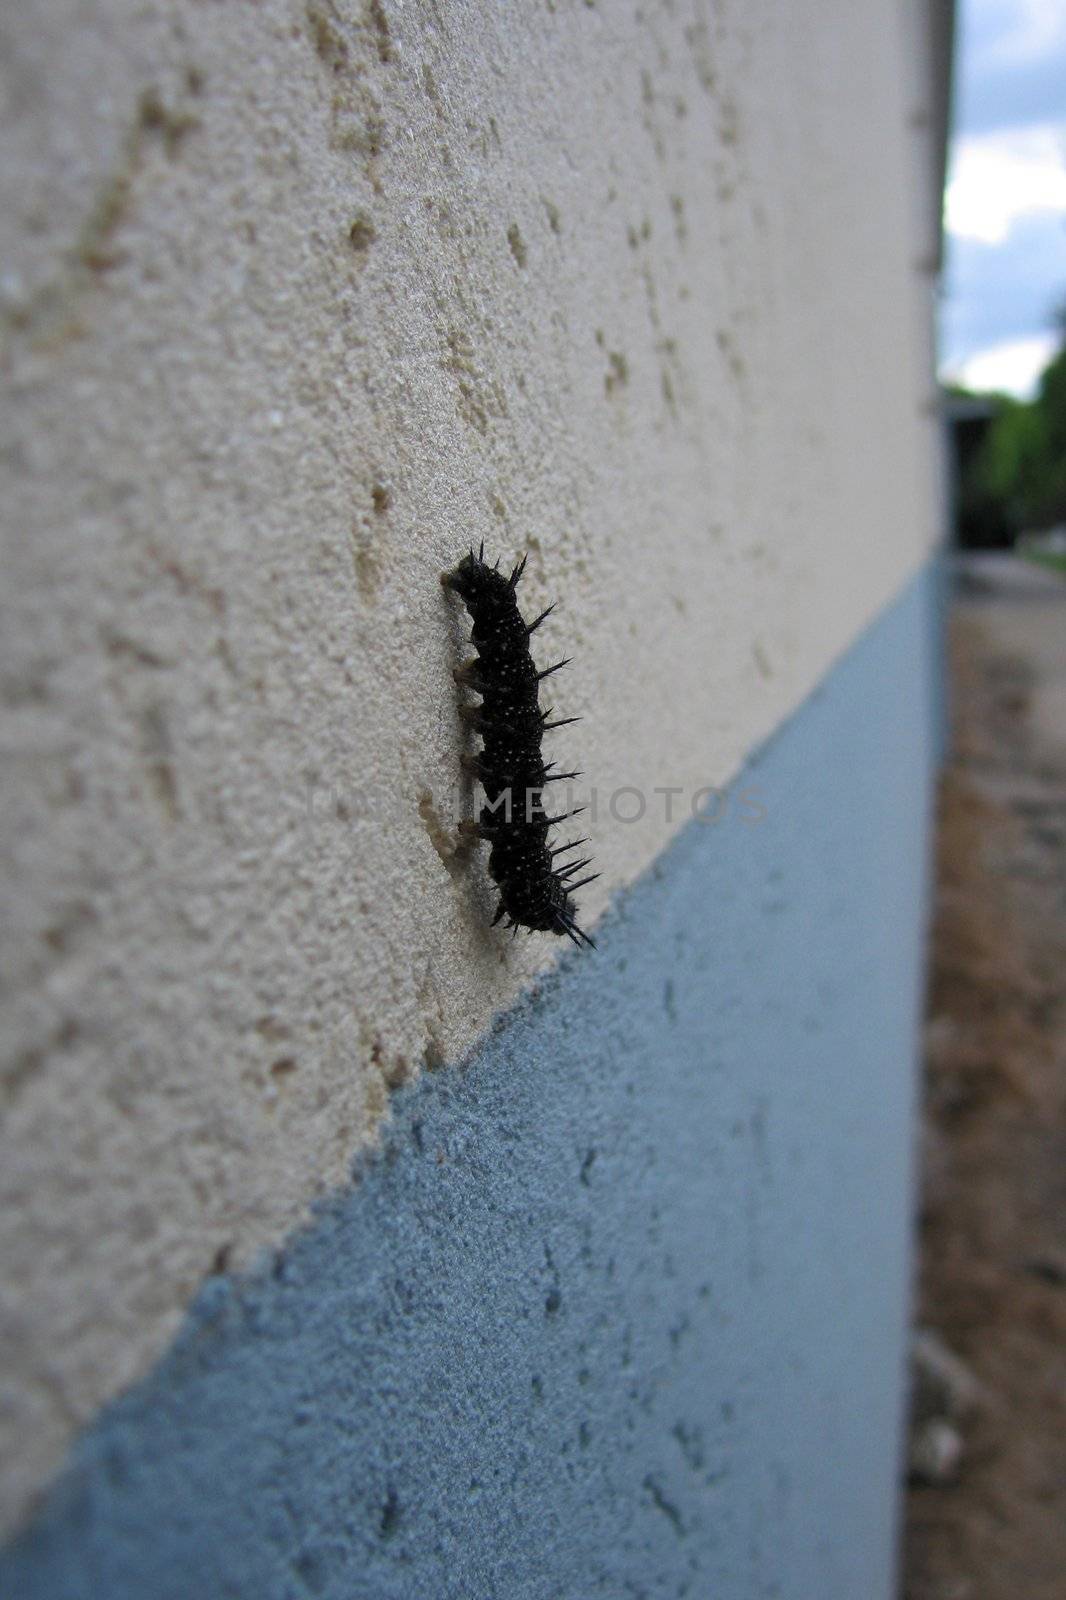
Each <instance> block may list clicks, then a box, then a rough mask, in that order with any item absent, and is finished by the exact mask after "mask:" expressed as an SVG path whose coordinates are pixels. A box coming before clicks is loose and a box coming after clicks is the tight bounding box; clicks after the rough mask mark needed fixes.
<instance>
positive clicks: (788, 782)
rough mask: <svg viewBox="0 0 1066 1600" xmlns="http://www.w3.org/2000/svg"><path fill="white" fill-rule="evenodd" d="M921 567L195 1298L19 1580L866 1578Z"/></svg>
mask: <svg viewBox="0 0 1066 1600" xmlns="http://www.w3.org/2000/svg"><path fill="white" fill-rule="evenodd" d="M928 609H929V595H928V591H927V589H926V588H925V587H924V586H922V585H916V586H914V587H913V588H912V589H911V590H910V591H909V592H908V593H907V595H906V597H905V598H904V600H903V601H902V602H901V603H900V604H899V605H898V606H897V607H895V608H894V609H893V611H892V612H891V613H890V614H889V615H888V616H887V617H886V618H885V619H884V620H883V621H881V622H880V623H879V624H878V625H877V626H876V628H875V629H874V630H873V632H872V633H871V634H870V635H868V636H867V637H865V638H864V639H863V640H862V641H861V643H860V645H859V646H858V648H857V649H856V651H855V652H854V653H853V654H852V655H851V656H849V658H848V659H847V660H846V661H845V663H844V664H843V665H842V666H841V667H840V668H839V669H838V670H837V671H836V672H835V673H834V674H833V675H832V676H831V678H830V679H829V681H828V683H827V685H826V687H825V689H824V691H823V692H822V693H820V694H819V695H818V696H817V697H816V698H815V699H813V700H812V701H811V702H810V703H809V704H808V705H807V706H805V707H804V708H803V709H802V711H801V712H800V713H799V714H798V716H797V717H796V719H795V720H794V721H793V722H792V723H791V724H790V725H789V727H788V728H786V729H785V730H784V732H783V733H782V734H781V735H780V736H779V737H778V738H777V739H776V740H775V741H774V742H773V743H772V744H771V746H770V747H769V748H768V749H767V750H766V751H765V752H763V754H762V755H761V757H760V758H759V760H758V761H757V763H756V764H755V766H754V767H753V768H752V770H751V772H750V773H749V774H748V775H747V781H750V782H753V783H756V784H757V785H758V786H759V788H760V790H761V792H762V794H763V797H764V800H765V806H766V814H765V817H764V818H763V820H762V821H761V822H760V823H759V824H758V825H757V826H754V827H745V826H744V825H743V824H740V823H735V824H734V825H729V824H727V823H725V822H723V823H722V824H720V825H719V826H716V827H709V826H703V825H701V824H697V823H694V824H691V825H690V826H689V828H688V829H687V830H686V831H685V832H684V833H683V834H682V835H681V836H680V838H679V839H678V840H677V841H676V842H675V843H674V844H673V845H672V846H671V847H670V849H669V850H668V851H667V852H666V853H665V854H664V855H663V856H662V857H661V858H660V859H659V861H658V862H657V863H656V865H655V866H654V868H653V869H652V871H651V872H650V873H649V874H648V875H647V876H646V877H645V878H644V879H643V880H642V881H641V882H640V883H639V884H637V885H636V886H635V887H634V888H633V890H631V891H629V892H627V893H625V894H623V895H622V896H620V897H619V899H618V901H617V903H616V906H615V907H614V909H613V910H612V912H611V913H610V914H609V915H608V917H607V918H605V919H604V921H603V922H602V923H601V927H600V933H601V945H600V949H599V950H598V952H597V953H596V954H595V955H594V956H592V957H590V958H589V959H588V960H576V959H575V960H573V961H570V962H568V963H567V964H566V965H565V966H564V967H563V968H562V969H561V970H560V971H559V972H557V973H555V974H554V975H552V976H551V977H550V978H549V979H548V980H547V981H546V982H545V983H544V984H543V986H542V988H541V990H540V992H539V993H538V994H537V995H536V996H535V997H533V998H531V999H527V1000H525V1001H523V1002H522V1003H521V1004H520V1005H519V1006H518V1008H517V1010H516V1011H515V1013H514V1014H512V1015H511V1016H509V1017H507V1018H505V1019H501V1021H500V1023H499V1025H498V1026H497V1028H496V1030H495V1031H494V1033H493V1034H492V1036H491V1037H490V1038H489V1039H488V1041H487V1042H486V1043H485V1044H484V1045H483V1047H481V1048H479V1049H478V1051H477V1052H476V1053H475V1055H474V1056H473V1057H472V1059H471V1060H469V1061H468V1062H467V1063H465V1064H464V1065H463V1066H462V1067H461V1068H459V1069H453V1070H450V1071H448V1072H446V1073H441V1074H438V1075H436V1076H435V1077H432V1078H423V1080H422V1081H421V1082H420V1083H419V1084H417V1085H414V1086H412V1087H410V1088H408V1089H405V1090H404V1091H403V1093H402V1095H401V1096H400V1097H399V1099H398V1101H397V1103H396V1106H395V1116H394V1118H393V1122H392V1125H391V1127H390V1129H389V1130H388V1131H387V1133H386V1138H385V1146H384V1151H383V1153H382V1155H381V1156H380V1157H379V1158H378V1159H377V1160H375V1161H374V1162H372V1163H371V1164H370V1165H369V1166H368V1168H367V1169H366V1170H365V1171H364V1174H363V1177H362V1180H361V1181H360V1182H359V1183H358V1184H357V1185H356V1186H355V1188H354V1189H352V1190H351V1191H350V1192H349V1193H347V1194H346V1195H344V1196H343V1197H337V1198H336V1199H333V1200H331V1201H329V1202H328V1203H327V1204H326V1205H325V1207H324V1209H323V1211H322V1213H321V1214H320V1215H319V1216H318V1217H317V1218H316V1220H315V1221H314V1223H313V1225H312V1226H311V1227H310V1228H309V1229H308V1230H307V1231H306V1232H304V1233H303V1234H302V1235H299V1236H298V1237H297V1238H296V1239H295V1240H293V1241H291V1242H290V1244H289V1245H288V1246H287V1247H286V1248H285V1249H284V1250H283V1251H282V1252H281V1253H280V1254H279V1255H278V1256H277V1257H276V1258H274V1260H273V1261H272V1262H271V1261H267V1262H265V1263H264V1264H263V1265H262V1266H261V1267H260V1268H259V1269H258V1270H257V1271H256V1272H255V1273H253V1274H252V1275H250V1276H248V1277H237V1278H233V1277H232V1276H220V1277H217V1278H213V1279H212V1280H211V1281H210V1282H209V1283H208V1285H207V1286H206V1287H205V1288H204V1290H203V1292H202V1293H201V1295H200V1296H199V1298H198V1300H197V1302H196V1305H195V1307H194V1309H193V1311H192V1314H191V1315H190V1317H189V1319H188V1320H187V1322H186V1324H185V1326H184V1328H183V1330H182V1333H181V1335H180V1338H179V1339H178V1341H177V1343H176V1345H175V1347H174V1349H173V1351H172V1352H171V1353H170V1354H169V1355H168V1356H167V1358H166V1360H165V1361H164V1363H163V1364H162V1366H161V1367H160V1368H159V1370H158V1371H157V1372H155V1373H154V1374H153V1376H152V1377H151V1379H150V1380H149V1381H148V1382H146V1383H145V1384H144V1385H142V1386H140V1387H138V1388H137V1389H135V1390H134V1391H133V1392H132V1393H131V1394H129V1395H128V1396H126V1397H125V1398H124V1399H123V1400H121V1401H120V1402H118V1403H117V1404H116V1405H114V1406H113V1407H112V1408H111V1409H110V1410H109V1411H108V1412H106V1413H105V1415H104V1417H103V1419H102V1421H101V1422H100V1424H99V1425H98V1426H97V1427H95V1428H94V1429H93V1430H92V1432H91V1433H90V1434H89V1435H88V1436H87V1437H86V1438H84V1439H83V1440H82V1441H81V1442H80V1443H79V1445H78V1447H77V1450H76V1453H75V1457H74V1461H73V1463H72V1466H71V1469H70V1471H69V1472H68V1474H67V1475H66V1476H65V1478H64V1480H63V1481H62V1482H61V1483H60V1485H59V1486H58V1488H57V1490H56V1492H55V1493H54V1494H53V1496H52V1497H51V1499H50V1501H49V1503H48V1505H47V1507H46V1509H45V1512H44V1514H43V1515H42V1517H41V1518H40V1520H39V1521H38V1523H37V1524H36V1526H34V1527H32V1528H31V1529H30V1530H29V1532H28V1533H27V1534H26V1535H25V1537H24V1538H23V1539H22V1540H21V1542H20V1543H19V1544H17V1545H16V1546H15V1547H14V1548H12V1549H11V1550H10V1551H9V1552H8V1553H7V1555H6V1557H0V1587H3V1588H4V1590H5V1593H10V1594H11V1595H18V1596H19V1597H20V1600H97V1597H99V1596H102V1595H106V1596H107V1597H108V1600H142V1597H143V1596H145V1595H152V1596H153V1597H158V1600H186V1597H187V1596H189V1595H212V1596H215V1595H217V1596H230V1597H235V1600H238V1597H239V1600H244V1597H247V1600H253V1597H254V1600H275V1597H277V1600H283V1597H284V1600H306V1597H308V1596H322V1597H325V1600H334V1597H335V1600H385V1597H393V1600H414V1597H418V1600H453V1597H454V1600H489V1597H500V1600H502V1597H504V1596H507V1597H516V1600H518V1597H537V1600H556V1597H558V1596H566V1597H567V1600H578V1597H582V1600H583V1597H585V1596H592V1595H599V1594H603V1595H606V1596H609V1597H610V1600H617V1597H621V1596H627V1595H629V1596H644V1597H647V1600H651V1597H659V1596H663V1597H665V1596H671V1597H672V1596H678V1595H686V1594H687V1595H690V1596H691V1597H692V1600H706V1597H707V1596H716V1597H720V1600H739V1597H741V1596H755V1595H777V1596H779V1597H782V1600H815V1597H817V1600H858V1597H861V1600H889V1596H890V1595H892V1594H894V1593H895V1589H894V1586H893V1583H892V1566H893V1560H892V1557H893V1544H894V1512H895V1505H896V1499H897V1493H898V1482H899V1478H898V1473H897V1466H898V1455H897V1450H896V1443H897V1440H898V1436H899V1426H900V1421H901V1396H902V1380H903V1371H904V1332H905V1326H906V1286H907V1276H908V1263H907V1254H908V1240H909V1236H910V1228H909V1221H910V1203H911V1196H910V1189H909V1177H908V1174H909V1167H910V1141H911V1128H912V1124H911V1115H910V1113H911V1108H912V1096H913V1078H914V1062H915V1045H916V1038H917V1029H916V1021H917V1008H918V1002H919V974H920V958H919V954H920V951H919V947H920V937H919V936H920V923H921V906H922V903H923V860H924V855H925V842H926V826H927V808H928V802H929V770H930V754H931V744H932V738H931V733H932V724H933V718H932V716H931V713H930V708H929V700H928V697H927V692H926V691H927V690H928V687H929V678H930V662H931V653H930V650H929V645H928V639H929V631H928Z"/></svg>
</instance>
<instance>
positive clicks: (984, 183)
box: [944, 127, 1066, 275]
mask: <svg viewBox="0 0 1066 1600" xmlns="http://www.w3.org/2000/svg"><path fill="white" fill-rule="evenodd" d="M1041 211H1043V212H1052V213H1054V214H1059V215H1061V216H1063V218H1064V219H1066V138H1064V135H1063V132H1062V129H1061V128H1056V127H1037V128H1018V129H1013V130H1009V131H1006V132H1002V133H991V134H983V135H978V136H975V137H970V138H964V139H959V140H957V141H956V143H955V145H954V147H953V149H952V153H951V171H950V175H949V178H948V185H947V191H946V193H945V196H944V223H945V226H946V228H947V231H948V233H950V234H952V235H953V236H954V237H955V238H957V239H977V240H980V241H981V242H982V243H983V244H1002V242H1003V240H1004V239H1006V237H1007V235H1008V233H1009V232H1010V230H1011V227H1012V226H1013V224H1014V223H1015V222H1017V221H1018V219H1019V218H1020V217H1025V216H1030V215H1032V214H1033V213H1034V212H1041ZM1063 269H1064V275H1066V234H1064V236H1063Z"/></svg>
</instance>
